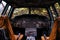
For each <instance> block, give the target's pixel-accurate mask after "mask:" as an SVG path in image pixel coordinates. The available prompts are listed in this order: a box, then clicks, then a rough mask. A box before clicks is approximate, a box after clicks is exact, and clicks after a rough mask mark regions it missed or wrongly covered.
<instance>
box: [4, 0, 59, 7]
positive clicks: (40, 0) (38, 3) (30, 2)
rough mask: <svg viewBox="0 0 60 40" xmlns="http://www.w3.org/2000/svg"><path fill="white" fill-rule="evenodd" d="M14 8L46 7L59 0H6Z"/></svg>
mask: <svg viewBox="0 0 60 40" xmlns="http://www.w3.org/2000/svg"><path fill="white" fill-rule="evenodd" d="M4 1H5V2H6V3H8V4H10V5H12V6H13V7H45V5H46V6H47V5H51V4H54V3H56V2H57V1H59V0H4Z"/></svg>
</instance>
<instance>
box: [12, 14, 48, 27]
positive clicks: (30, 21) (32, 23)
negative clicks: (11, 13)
mask: <svg viewBox="0 0 60 40" xmlns="http://www.w3.org/2000/svg"><path fill="white" fill-rule="evenodd" d="M13 26H14V27H19V28H43V27H48V26H49V21H48V19H46V18H44V17H43V16H38V17H37V16H35V15H33V16H31V15H29V16H27V17H26V16H25V17H23V16H22V17H17V18H14V22H13Z"/></svg>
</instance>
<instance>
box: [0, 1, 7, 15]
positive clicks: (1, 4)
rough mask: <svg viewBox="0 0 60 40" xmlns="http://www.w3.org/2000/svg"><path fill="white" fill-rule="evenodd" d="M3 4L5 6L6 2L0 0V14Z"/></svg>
mask: <svg viewBox="0 0 60 40" xmlns="http://www.w3.org/2000/svg"><path fill="white" fill-rule="evenodd" d="M5 6H6V2H4V1H2V3H0V15H1V13H2V11H3V9H4V7H5Z"/></svg>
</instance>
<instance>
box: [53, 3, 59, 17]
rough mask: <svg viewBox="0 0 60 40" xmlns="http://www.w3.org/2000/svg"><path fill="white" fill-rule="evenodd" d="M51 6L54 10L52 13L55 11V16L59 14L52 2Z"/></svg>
mask: <svg viewBox="0 0 60 40" xmlns="http://www.w3.org/2000/svg"><path fill="white" fill-rule="evenodd" d="M52 8H53V10H54V13H55V15H56V17H58V16H59V15H58V12H57V10H56V8H55V6H54V4H53V5H52Z"/></svg>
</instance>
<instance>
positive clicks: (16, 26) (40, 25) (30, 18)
mask: <svg viewBox="0 0 60 40" xmlns="http://www.w3.org/2000/svg"><path fill="white" fill-rule="evenodd" d="M12 25H13V30H14V32H15V33H16V34H18V33H19V32H20V33H22V34H24V37H23V39H22V40H25V39H26V38H27V36H29V35H30V36H34V37H35V39H36V40H40V39H41V36H42V35H44V34H45V35H46V36H49V32H50V22H49V19H48V18H47V17H45V16H41V15H37V14H24V15H20V16H16V17H15V18H14V19H12ZM30 28H31V29H30ZM32 29H34V30H32ZM31 30H32V31H31ZM33 31H34V32H33ZM26 34H28V35H26ZM32 34H33V35H32Z"/></svg>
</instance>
